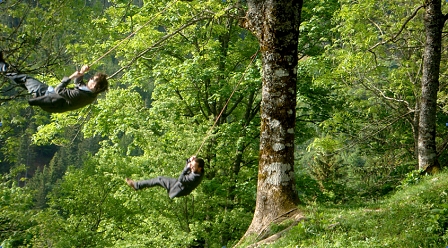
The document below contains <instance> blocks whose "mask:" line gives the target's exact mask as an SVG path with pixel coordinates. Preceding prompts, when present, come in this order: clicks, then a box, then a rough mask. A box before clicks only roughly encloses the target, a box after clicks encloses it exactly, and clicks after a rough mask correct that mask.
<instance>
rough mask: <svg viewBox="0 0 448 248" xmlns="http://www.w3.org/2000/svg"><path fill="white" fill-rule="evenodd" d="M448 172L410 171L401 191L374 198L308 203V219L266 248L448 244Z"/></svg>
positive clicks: (306, 212)
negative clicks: (349, 201)
mask: <svg viewBox="0 0 448 248" xmlns="http://www.w3.org/2000/svg"><path fill="white" fill-rule="evenodd" d="M447 178H448V171H447V170H445V171H444V172H441V173H439V174H437V175H435V176H420V174H419V173H410V174H409V175H408V177H407V178H406V179H405V180H403V183H402V185H401V186H400V187H398V189H397V191H396V192H395V193H393V194H391V195H390V196H388V197H384V198H383V199H380V200H377V201H374V202H362V203H353V202H352V203H350V204H331V205H328V204H322V203H316V204H313V203H308V204H306V206H303V207H302V210H303V212H304V214H305V216H306V217H307V220H306V221H302V222H300V223H299V224H298V225H297V226H295V227H294V228H293V229H291V231H289V233H288V234H286V235H285V236H284V237H283V238H281V239H280V240H278V241H277V242H275V243H273V244H269V245H265V246H264V247H282V248H283V247H313V248H314V247H344V248H346V247H357V248H358V247H369V248H372V247H394V248H400V247H407V248H408V247H447V246H448V231H447V230H448V179H447Z"/></svg>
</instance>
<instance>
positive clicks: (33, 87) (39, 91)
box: [6, 73, 48, 97]
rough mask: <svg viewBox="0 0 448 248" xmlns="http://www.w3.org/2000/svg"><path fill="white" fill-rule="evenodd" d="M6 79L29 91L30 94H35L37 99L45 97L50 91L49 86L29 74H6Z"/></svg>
mask: <svg viewBox="0 0 448 248" xmlns="http://www.w3.org/2000/svg"><path fill="white" fill-rule="evenodd" d="M6 77H8V78H9V79H10V80H11V81H13V82H14V83H16V84H17V85H19V86H21V87H23V88H25V89H26V90H28V92H29V93H30V94H33V95H34V96H35V97H39V96H43V95H45V93H46V92H47V90H48V85H46V84H44V83H42V82H40V81H39V80H37V79H35V78H33V77H30V76H28V75H27V74H17V73H6Z"/></svg>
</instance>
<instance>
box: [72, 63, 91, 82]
mask: <svg viewBox="0 0 448 248" xmlns="http://www.w3.org/2000/svg"><path fill="white" fill-rule="evenodd" d="M89 70H90V67H89V66H88V65H83V66H82V67H81V70H79V71H75V72H73V74H72V75H70V77H68V78H70V80H72V79H76V78H79V77H82V76H84V74H86V72H88V71H89Z"/></svg>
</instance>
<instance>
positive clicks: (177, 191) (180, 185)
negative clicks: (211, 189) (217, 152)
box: [169, 164, 204, 199]
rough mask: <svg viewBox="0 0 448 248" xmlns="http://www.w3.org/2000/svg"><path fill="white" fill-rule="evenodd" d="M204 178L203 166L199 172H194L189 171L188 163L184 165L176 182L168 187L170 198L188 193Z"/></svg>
mask: <svg viewBox="0 0 448 248" xmlns="http://www.w3.org/2000/svg"><path fill="white" fill-rule="evenodd" d="M203 178H204V168H202V170H201V173H199V174H196V173H194V172H192V171H191V169H190V167H188V164H187V165H185V167H184V169H183V170H182V173H181V174H180V176H179V178H178V179H177V182H176V184H175V185H174V187H173V188H171V189H170V192H169V196H170V198H171V199H172V198H174V197H180V196H186V195H188V194H190V193H191V192H192V191H193V190H194V189H195V188H197V187H198V186H199V184H200V183H201V182H202V179H203Z"/></svg>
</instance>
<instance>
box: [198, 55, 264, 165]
mask: <svg viewBox="0 0 448 248" xmlns="http://www.w3.org/2000/svg"><path fill="white" fill-rule="evenodd" d="M259 52H260V49H258V50H257V52H256V53H255V54H254V55H252V57H251V61H250V63H249V64H248V65H247V67H246V69H245V70H244V72H243V75H241V78H240V80H239V81H238V83H237V84H236V85H235V87H234V88H233V91H232V93H231V94H230V96H229V98H228V99H227V102H226V103H225V104H224V107H223V108H222V110H221V112H220V113H219V115H218V116H217V117H216V119H215V122H214V123H213V125H212V127H211V128H210V129H209V130H208V131H207V134H206V135H205V137H204V140H203V141H202V144H201V146H200V147H199V149H198V150H197V151H196V153H195V154H196V155H197V154H198V153H199V152H200V151H201V149H202V147H203V146H204V144H205V141H206V140H207V138H208V137H209V136H210V135H211V132H212V130H213V128H214V127H215V126H216V124H217V123H218V121H219V118H221V115H222V114H223V113H224V110H225V109H226V108H227V105H228V104H229V102H230V99H231V98H232V96H233V94H234V93H235V92H236V89H237V88H238V86H239V85H240V84H241V82H242V81H243V78H244V77H245V76H246V73H247V71H248V70H249V67H250V65H252V63H253V62H254V61H255V59H256V58H257V55H258V53H259ZM196 155H195V156H196Z"/></svg>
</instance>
